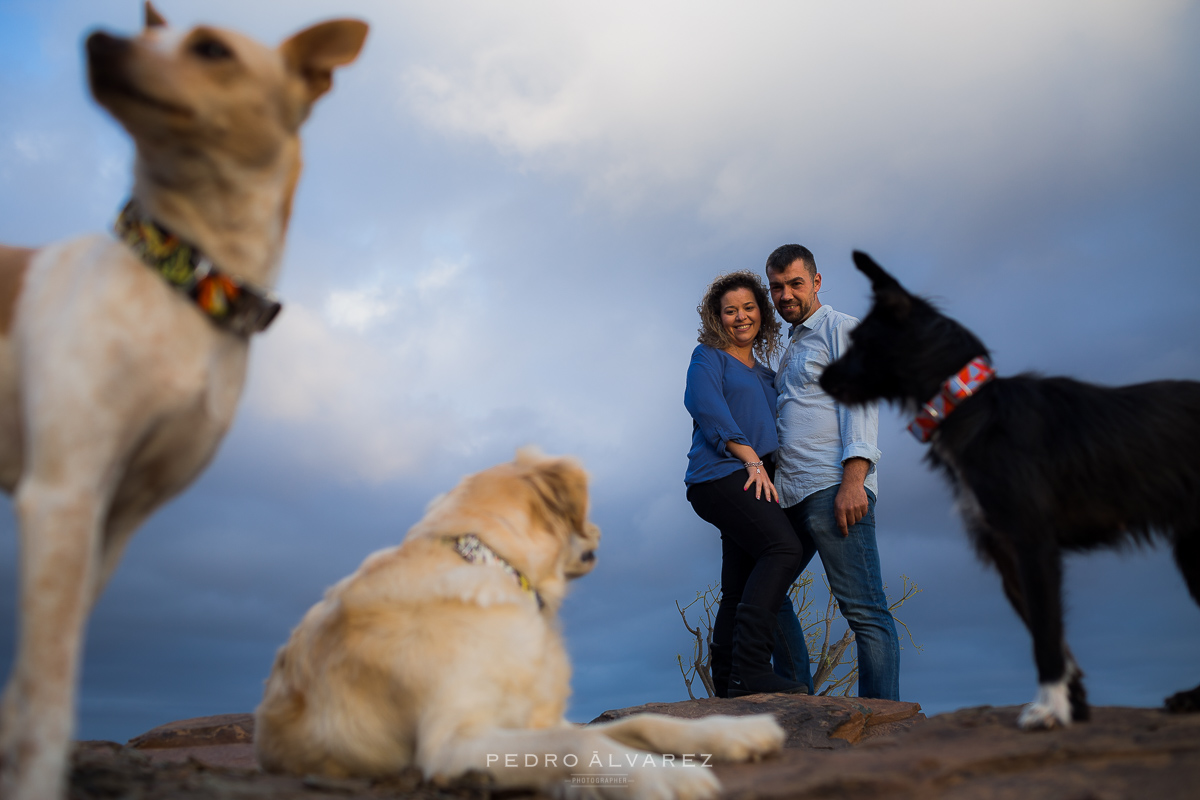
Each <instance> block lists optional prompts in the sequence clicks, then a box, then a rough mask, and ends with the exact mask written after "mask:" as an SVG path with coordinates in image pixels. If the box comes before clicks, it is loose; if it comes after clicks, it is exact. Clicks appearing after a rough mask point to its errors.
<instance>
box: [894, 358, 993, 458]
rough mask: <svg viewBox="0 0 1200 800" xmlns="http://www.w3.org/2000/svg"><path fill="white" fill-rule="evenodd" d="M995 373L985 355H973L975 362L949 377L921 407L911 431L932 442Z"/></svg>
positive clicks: (923, 439)
mask: <svg viewBox="0 0 1200 800" xmlns="http://www.w3.org/2000/svg"><path fill="white" fill-rule="evenodd" d="M994 377H996V370H995V369H993V368H992V364H991V362H990V361H988V360H987V359H986V358H985V357H983V356H979V357H978V358H973V359H971V363H969V364H967V365H966V366H965V367H963V368H962V369H960V370H959V371H958V372H956V373H955V374H954V375H952V376H950V377H949V378H947V379H946V381H945V383H943V384H942V388H941V390H939V391H938V393H937V394H935V395H934V396H933V398H932V399H931V400H930V401H929V402H928V403H926V404H925V405H923V406H922V407H921V410H920V411H919V412H917V417H916V419H914V420H913V421H912V422H910V423H909V425H908V430H909V432H910V433H911V434H912V435H913V436H915V437H917V441H919V442H928V441H929V440H930V439H931V438H932V437H933V432H934V431H935V430H937V426H938V425H940V424H942V420H944V419H945V418H946V417H948V416H950V412H952V411H954V409H956V408H958V406H959V405H960V404H961V403H962V401H963V400H966V399H967V398H968V397H970V396H971V395H973V394H975V392H977V391H979V387H980V386H983V385H984V384H985V383H987V382H988V381H990V380H991V379H992V378H994Z"/></svg>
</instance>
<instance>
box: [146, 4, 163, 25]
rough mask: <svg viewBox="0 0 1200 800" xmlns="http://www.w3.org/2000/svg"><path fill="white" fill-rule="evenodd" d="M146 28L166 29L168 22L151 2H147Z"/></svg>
mask: <svg viewBox="0 0 1200 800" xmlns="http://www.w3.org/2000/svg"><path fill="white" fill-rule="evenodd" d="M146 27H147V28H165V27H167V20H166V19H165V18H164V17H163V15H162V14H160V13H158V9H157V8H155V7H154V4H153V3H151V2H150V0H146Z"/></svg>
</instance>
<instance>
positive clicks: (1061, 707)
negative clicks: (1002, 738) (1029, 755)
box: [1017, 681, 1071, 731]
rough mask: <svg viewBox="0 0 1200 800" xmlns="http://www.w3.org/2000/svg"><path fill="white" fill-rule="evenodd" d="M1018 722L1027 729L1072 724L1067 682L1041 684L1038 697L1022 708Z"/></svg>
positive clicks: (1041, 728) (1042, 728) (1045, 728)
mask: <svg viewBox="0 0 1200 800" xmlns="http://www.w3.org/2000/svg"><path fill="white" fill-rule="evenodd" d="M1017 724H1018V725H1020V726H1021V728H1022V729H1024V730H1027V731H1034V730H1049V729H1051V728H1057V727H1063V728H1066V727H1068V726H1069V725H1070V724H1071V701H1070V699H1069V698H1068V695H1067V682H1066V681H1057V682H1055V683H1043V684H1042V685H1041V686H1039V687H1038V693H1037V697H1036V698H1034V701H1033V702H1032V703H1030V704H1029V705H1027V706H1025V708H1024V709H1022V710H1021V716H1020V717H1018V718H1017Z"/></svg>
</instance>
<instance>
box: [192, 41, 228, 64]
mask: <svg viewBox="0 0 1200 800" xmlns="http://www.w3.org/2000/svg"><path fill="white" fill-rule="evenodd" d="M192 52H193V53H195V54H196V55H198V56H200V57H201V58H203V59H205V60H206V61H224V60H225V59H227V58H233V51H232V50H230V49H229V48H228V47H226V46H225V45H224V44H222V43H221V42H219V41H217V40H216V39H201V40H200V41H198V42H196V43H195V44H193V45H192Z"/></svg>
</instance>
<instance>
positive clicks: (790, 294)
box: [767, 259, 821, 325]
mask: <svg viewBox="0 0 1200 800" xmlns="http://www.w3.org/2000/svg"><path fill="white" fill-rule="evenodd" d="M767 281H768V282H769V283H770V286H771V302H773V303H774V304H775V310H776V311H778V312H779V316H781V317H783V319H784V321H785V322H787V323H789V324H791V325H795V324H797V323H800V322H803V321H804V320H806V319H808V318H809V317H811V316H812V313H813V312H814V311H816V310H817V309H818V308H820V307H821V301H820V300H818V299H817V291H818V290H819V289H820V288H821V273H819V272H818V273H817V274H816V275H815V276H813V277H809V274H808V270H807V269H806V268H805V266H804V262H803V261H801V260H800V259H796V260H795V261H793V262H792V263H791V264H788V265H787V267H786V268H785V269H784V270H783V271H782V272H768V273H767Z"/></svg>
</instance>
